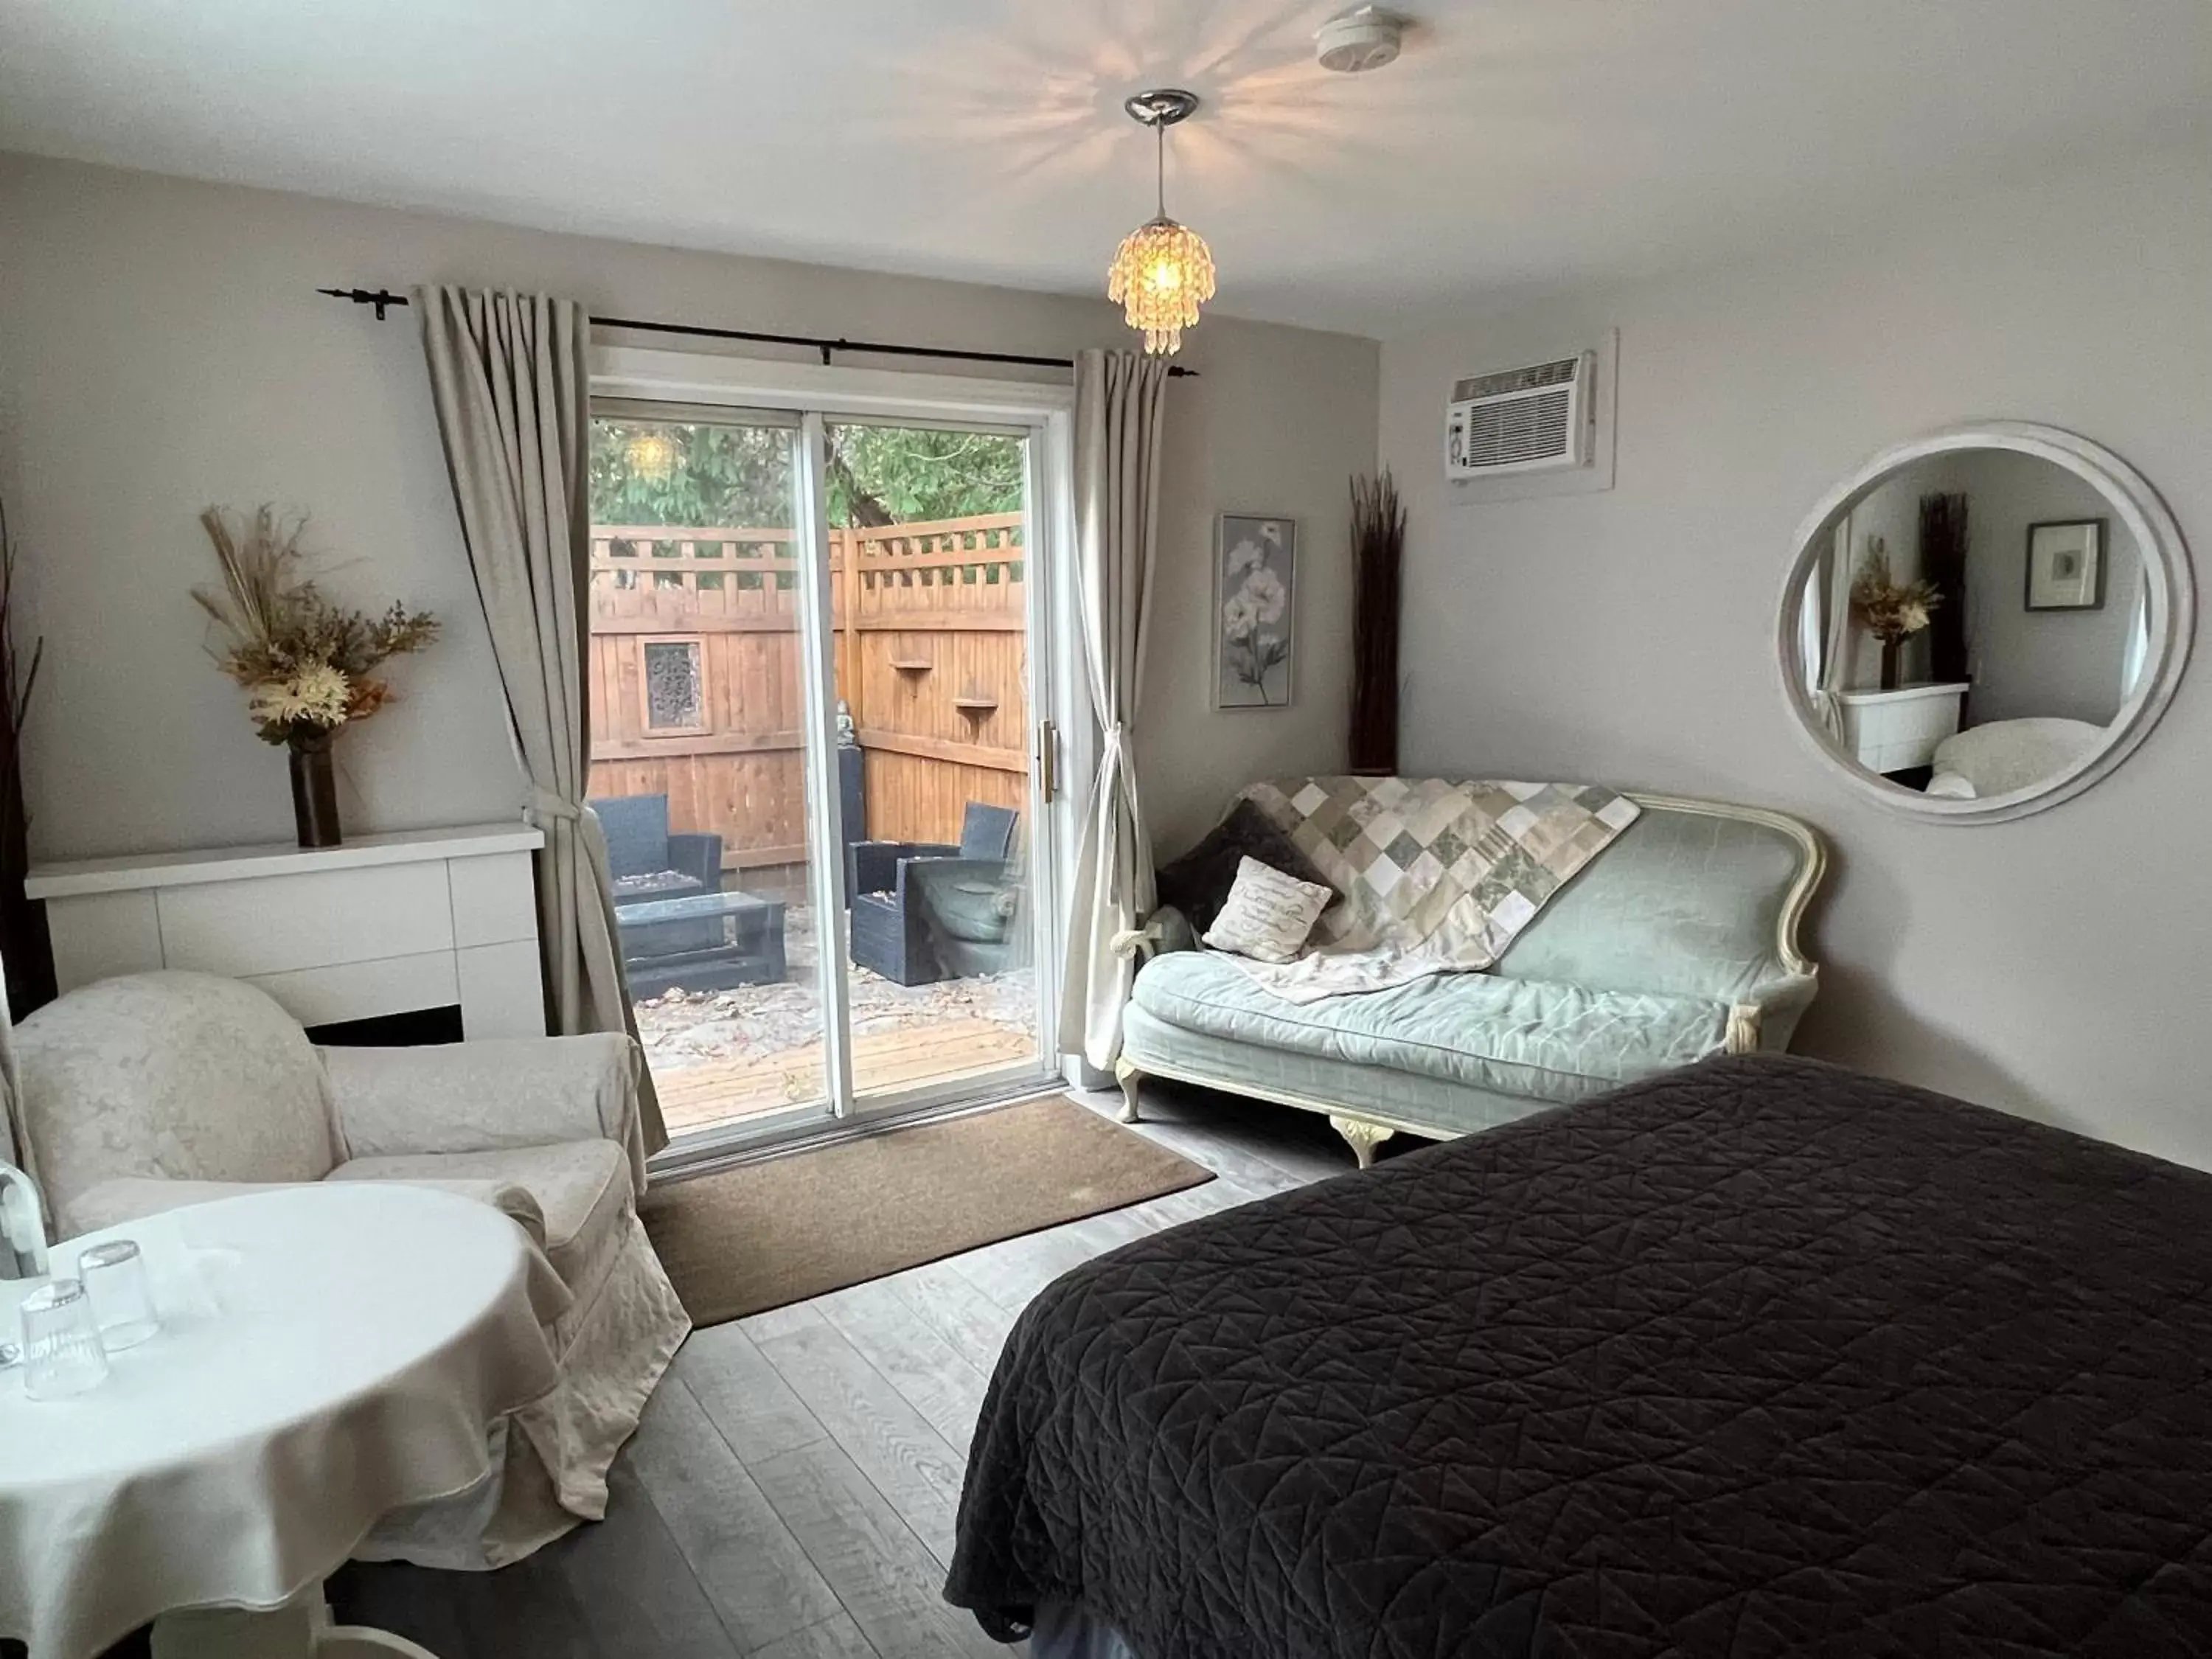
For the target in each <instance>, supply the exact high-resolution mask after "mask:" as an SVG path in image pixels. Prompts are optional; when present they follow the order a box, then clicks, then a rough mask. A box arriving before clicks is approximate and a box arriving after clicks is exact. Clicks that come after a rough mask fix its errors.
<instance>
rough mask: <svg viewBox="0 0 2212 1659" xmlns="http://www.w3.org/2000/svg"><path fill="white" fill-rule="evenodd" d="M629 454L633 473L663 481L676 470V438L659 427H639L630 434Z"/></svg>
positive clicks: (658, 481)
mask: <svg viewBox="0 0 2212 1659" xmlns="http://www.w3.org/2000/svg"><path fill="white" fill-rule="evenodd" d="M629 470H630V471H632V472H633V473H635V474H636V475H637V476H638V477H641V478H646V479H649V480H650V481H652V482H653V483H665V482H666V481H667V479H668V477H669V475H670V474H671V473H673V472H674V471H676V440H675V439H674V438H672V437H671V436H670V435H668V434H667V433H666V432H665V431H664V430H662V429H661V428H659V427H656V426H648V427H641V428H638V430H637V431H635V433H633V434H631V435H630V441H629Z"/></svg>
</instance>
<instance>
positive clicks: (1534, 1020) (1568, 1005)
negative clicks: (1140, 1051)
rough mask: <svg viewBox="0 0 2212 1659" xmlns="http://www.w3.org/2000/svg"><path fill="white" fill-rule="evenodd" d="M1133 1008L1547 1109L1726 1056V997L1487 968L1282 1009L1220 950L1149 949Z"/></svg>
mask: <svg viewBox="0 0 2212 1659" xmlns="http://www.w3.org/2000/svg"><path fill="white" fill-rule="evenodd" d="M1134 998H1135V1001H1136V1004H1137V1006H1139V1007H1140V1008H1142V1009H1144V1010H1145V1011H1146V1012H1147V1013H1150V1014H1152V1015H1153V1016H1154V1017H1156V1018H1158V1019H1160V1020H1162V1021H1164V1022H1167V1023H1168V1024H1173V1025H1177V1026H1182V1027H1183V1028H1185V1029H1187V1030H1191V1031H1194V1032H1200V1033H1203V1034H1205V1035H1206V1036H1213V1037H1218V1038H1226V1039H1230V1040H1232V1041H1236V1042H1243V1043H1247V1044H1250V1045H1253V1046H1255V1047H1258V1048H1277V1049H1288V1050H1291V1051H1292V1052H1294V1053H1297V1054H1307V1055H1311V1056H1314V1057H1316V1058H1319V1059H1326V1060H1342V1061H1346V1062H1348V1063H1350V1064H1352V1065H1357V1066H1386V1067H1389V1068H1390V1069H1391V1070H1394V1071H1398V1072H1405V1073H1412V1074H1413V1075H1415V1076H1417V1077H1427V1078H1437V1079H1443V1080H1446V1081H1449V1082H1453V1083H1459V1084H1464V1085H1470V1086H1472V1087H1475V1088H1481V1089H1492V1090H1497V1091H1500V1092H1503V1093H1506V1094H1511V1095H1520V1096H1523V1097H1530V1098H1533V1099H1537V1100H1544V1101H1549V1102H1552V1103H1556V1104H1566V1103H1571V1102H1575V1101H1579V1100H1586V1099H1588V1098H1589V1097H1591V1096H1593V1095H1596V1094H1601V1093H1603V1092H1604V1091H1606V1090H1607V1089H1611V1088H1614V1087H1616V1086H1618V1085H1620V1084H1623V1083H1627V1082H1632V1081H1634V1080H1636V1079H1640V1078H1645V1077H1650V1076H1651V1075H1653V1074H1654V1073H1658V1072H1662V1071H1665V1070H1668V1069H1669V1068H1670V1067H1673V1066H1688V1065H1691V1064H1693V1063H1694V1062H1695V1061H1697V1060H1702V1059H1704V1058H1705V1056H1706V1055H1708V1054H1719V1053H1721V1052H1722V1050H1723V1047H1724V1046H1725V1041H1726V1037H1727V1032H1728V1018H1729V1010H1728V1005H1727V1004H1726V1003H1723V1002H1720V1001H1717V1000H1712V999H1710V998H1705V997H1691V996H1669V995H1664V994H1650V993H1642V992H1624V991H1591V990H1587V989H1585V988H1583V987H1581V986H1578V985H1566V984H1559V983H1555V982H1551V981H1532V980H1510V979H1501V978H1498V977H1497V976H1496V975H1490V974H1437V975H1431V976H1430V977H1428V978H1425V979H1421V980H1416V981H1413V983H1412V984H1410V985H1401V986H1399V987H1396V988H1395V989H1393V990H1389V991H1379V992H1376V993H1374V994H1370V995H1364V996H1342V997H1327V998H1323V999H1322V1000H1320V1001H1318V1002H1309V1003H1291V1002H1285V1001H1284V1000H1282V999H1281V998H1280V997H1278V996H1276V995H1275V994H1273V992H1270V991H1267V990H1266V989H1263V988H1262V987H1261V986H1259V985H1258V984H1256V983H1255V982H1254V981H1253V980H1252V979H1251V977H1250V976H1249V975H1247V974H1246V973H1245V972H1244V971H1243V969H1240V968H1239V967H1238V966H1237V964H1236V963H1234V962H1233V961H1231V959H1230V958H1229V957H1225V956H1224V955H1222V954H1221V953H1219V952H1218V951H1176V952H1175V953H1173V954H1170V955H1167V956H1162V957H1156V958H1154V959H1153V961H1152V962H1151V963H1149V964H1147V965H1146V969H1145V970H1144V972H1142V973H1141V974H1139V975H1137V980H1136V987H1135V991H1134Z"/></svg>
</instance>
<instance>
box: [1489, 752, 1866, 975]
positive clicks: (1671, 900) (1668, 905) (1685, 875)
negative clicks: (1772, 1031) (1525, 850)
mask: <svg viewBox="0 0 2212 1659" xmlns="http://www.w3.org/2000/svg"><path fill="white" fill-rule="evenodd" d="M1636 799H1637V800H1638V805H1641V806H1642V807H1643V809H1644V810H1643V813H1642V816H1640V817H1638V819H1637V820H1636V822H1635V823H1632V824H1631V825H1629V827H1628V828H1627V829H1625V830H1623V831H1622V832H1621V834H1620V836H1619V838H1618V839H1616V840H1615V841H1614V842H1613V845H1612V846H1610V847H1608V848H1606V850H1605V851H1604V852H1603V853H1601V854H1599V855H1598V856H1597V857H1596V858H1595V859H1594V860H1591V862H1590V863H1589V866H1586V867H1585V868H1584V869H1583V872H1582V873H1581V874H1579V875H1577V877H1576V878H1574V879H1573V880H1572V881H1571V882H1570V883H1568V884H1567V886H1566V887H1565V890H1563V891H1561V892H1559V894H1557V895H1556V896H1553V899H1552V901H1551V902H1550V903H1548V904H1547V905H1546V906H1545V907H1544V908H1543V910H1542V911H1541V913H1540V914H1539V915H1537V917H1536V919H1535V920H1534V921H1532V922H1530V923H1529V924H1528V927H1526V928H1525V929H1524V930H1523V931H1522V934H1521V936H1520V937H1519V938H1518V939H1516V940H1514V942H1513V945H1512V948H1511V949H1510V950H1509V951H1507V952H1506V953H1505V956H1504V959H1503V960H1502V961H1501V962H1499V963H1498V966H1497V968H1496V969H1494V970H1493V971H1495V972H1496V973H1497V974H1498V975H1499V976H1500V977H1502V978H1506V979H1518V980H1553V981H1565V982H1567V983H1571V984H1575V985H1582V986H1587V987H1589V988H1590V989H1592V990H1600V991H1657V992H1666V993H1671V994H1678V995H1684V996H1705V997H1715V998H1717V999H1719V1000H1722V1001H1725V1002H1730V1003H1735V1002H1741V1001H1744V1000H1747V999H1748V998H1749V996H1750V994H1751V993H1752V992H1753V990H1755V989H1756V988H1757V987H1760V986H1762V985H1767V986H1771V985H1772V984H1773V983H1775V982H1776V981H1778V980H1784V979H1788V978H1790V977H1794V976H1798V975H1807V974H1810V973H1811V972H1812V971H1813V968H1812V964H1811V963H1808V962H1807V961H1805V960H1804V958H1803V957H1802V956H1801V955H1800V953H1799V951H1798V948H1797V940H1796V931H1797V922H1798V918H1799V915H1800V914H1801V913H1802V910H1803V908H1804V906H1805V903H1806V901H1807V900H1808V899H1809V898H1810V897H1811V896H1812V891H1813V888H1814V885H1815V884H1817V882H1818V881H1819V878H1820V870H1821V867H1822V864H1823V862H1824V857H1825V855H1824V854H1823V853H1822V852H1821V850H1820V842H1819V840H1818V838H1817V837H1815V836H1814V834H1813V832H1812V830H1810V829H1808V828H1807V827H1806V826H1805V825H1803V824H1802V823H1797V822H1796V820H1795V819H1792V818H1787V817H1783V816H1782V815H1781V814H1779V813H1774V812H1765V811H1759V810H1757V809H1754V808H1750V807H1740V806H1730V805H1726V804H1724V803H1722V802H1717V801H1711V802H1708V801H1687V800H1675V799H1668V798H1664V797H1656V796H1638V797H1637V798H1636Z"/></svg>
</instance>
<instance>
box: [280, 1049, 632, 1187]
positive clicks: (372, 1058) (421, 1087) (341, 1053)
mask: <svg viewBox="0 0 2212 1659" xmlns="http://www.w3.org/2000/svg"><path fill="white" fill-rule="evenodd" d="M320 1052H321V1054H322V1059H323V1069H324V1072H325V1074H326V1075H327V1076H328V1078H329V1079H330V1085H331V1109H332V1111H333V1113H334V1114H335V1115H336V1117H337V1129H338V1134H339V1136H340V1138H341V1139H343V1141H344V1143H345V1146H346V1155H347V1156H348V1157H349V1158H385V1157H392V1156H397V1155H401V1154H404V1153H410V1152H496V1151H500V1150H501V1149H503V1148H506V1147H511V1146H550V1145H553V1144H555V1143H556V1142H560V1141H567V1140H611V1141H613V1142H615V1143H616V1144H617V1145H618V1146H621V1147H622V1148H623V1152H625V1153H626V1154H627V1155H628V1157H629V1164H630V1176H631V1178H632V1179H633V1180H634V1181H635V1182H636V1184H637V1190H638V1191H640V1192H642V1191H644V1190H645V1136H644V1133H643V1131H642V1130H641V1128H640V1127H639V1124H638V1118H637V1067H638V1066H639V1064H640V1060H639V1056H638V1051H637V1045H636V1044H635V1043H634V1042H631V1041H630V1039H629V1038H628V1037H626V1036H617V1035H614V1034H612V1033H610V1032H601V1033H597V1034H594V1035H592V1036H562V1037H501V1038H495V1039H489V1040H486V1041H483V1042H447V1043H439V1044H435V1045H431V1046H428V1047H422V1048H325V1049H323V1050H321V1051H320Z"/></svg>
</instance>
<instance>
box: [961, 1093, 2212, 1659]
mask: <svg viewBox="0 0 2212 1659" xmlns="http://www.w3.org/2000/svg"><path fill="white" fill-rule="evenodd" d="M946 1595H947V1596H948V1597H949V1598H950V1599H951V1601H954V1602H955V1603H957V1604H958V1605H961V1606H963V1607H971V1608H975V1609H976V1610H977V1613H978V1615H979V1617H981V1619H982V1620H983V1623H984V1625H985V1627H986V1628H987V1629H992V1630H994V1633H1000V1634H1006V1633H1008V1632H1009V1630H1010V1627H1011V1626H1017V1625H1018V1623H1019V1622H1020V1621H1021V1620H1024V1618H1025V1617H1026V1616H1027V1612H1028V1610H1029V1609H1030V1607H1032V1606H1033V1605H1034V1604H1035V1603H1036V1602H1037V1601H1040V1600H1041V1599H1043V1598H1047V1597H1054V1598H1065V1599H1068V1600H1073V1601H1080V1602H1081V1603H1083V1604H1084V1605H1085V1607H1087V1608H1088V1609H1089V1610H1090V1611H1091V1612H1092V1613H1095V1614H1097V1616H1098V1617H1100V1618H1102V1619H1103V1620H1106V1621H1107V1622H1109V1623H1110V1624H1112V1625H1113V1626H1115V1627H1116V1628H1117V1629H1119V1630H1120V1631H1121V1632H1122V1634H1123V1635H1124V1636H1125V1637H1127V1638H1128V1640H1129V1642H1130V1643H1131V1644H1132V1645H1133V1647H1134V1648H1135V1649H1136V1650H1137V1652H1138V1653H1139V1654H1140V1655H1142V1656H1144V1659H1182V1656H1237V1659H1318V1656H1340V1659H1354V1656H1357V1659H1398V1656H1402V1659H1441V1656H1445V1655H1454V1656H1460V1655H1467V1656H1478V1655H1545V1656H1570V1655H1571V1656H1589V1659H1630V1656H1644V1655H1662V1654H1663V1655H1680V1656H1726V1659H1753V1656H1763V1655H1790V1656H1809V1655H1851V1656H1859V1655H1913V1656H1923V1655H1925V1656H1946V1659H1955V1656H1963V1655H2004V1656H2007V1659H2029V1656H2035V1659H2041V1656H2052V1659H2057V1656H2069V1659H2073V1656H2113V1659H2121V1656H2124V1659H2150V1656H2159V1655H2169V1654H2171V1655H2181V1654H2190V1655H2197V1654H2212V1176H2207V1175H2203V1174H2200V1173H2197V1172H2196V1171H2192V1170H2184V1169H2181V1168H2179V1167H2177V1166H2174V1165H2172V1164H2162V1163H2160V1162H2158V1161H2157V1160H2155V1159H2152V1158H2143V1157H2140V1156H2136V1155H2135V1154H2131V1153H2128V1152H2121V1151H2118V1150H2117V1149H2115V1148H2113V1147H2110V1146H2104V1145H2101V1144H2099V1143H2097V1142H2093V1141H2089V1140H2084V1139H2079V1138H2077V1137H2075V1136H2073V1135H2069V1134H2067V1133H2062V1132H2060V1131H2057V1130H2055V1129H2049V1128H2045V1127H2039V1126H2036V1125H2033V1124H2029V1123H2027V1122H2023V1121H2019V1120H2017V1119H2015V1118H2011V1117H2008V1116H2005V1115H2001V1114H1999V1113H1996V1112H1993V1111H1989V1110H1985V1109H1982V1108H1979V1107H1974V1106H1969V1105H1966V1104H1965V1103H1961V1102H1959V1101H1954V1100H1950V1099H1948V1098H1945V1097H1942V1096H1940V1095H1933V1094H1929V1093H1925V1092H1923V1091H1918V1090H1914V1089H1909V1088H1905V1087H1903V1086H1900V1085H1895V1084H1891V1083H1885V1082H1881V1081H1877V1080H1875V1079H1870V1078H1864V1077H1859V1076H1857V1075H1854V1074H1852V1073H1847V1072H1843V1071H1838V1070H1836V1069H1834V1068H1832V1067H1828V1066H1820V1065H1817V1064H1814V1063H1813V1062H1810V1061H1805V1060H1784V1059H1757V1060H1716V1061H1712V1062H1709V1063H1708V1064H1706V1065H1704V1066H1699V1067H1696V1068H1694V1069H1692V1070H1690V1071H1687V1072H1680V1073H1674V1074H1673V1075H1671V1076H1669V1077H1667V1078H1665V1079H1660V1080H1657V1081H1655V1082H1652V1083H1648V1084H1644V1085H1638V1086H1636V1087H1633V1088H1630V1089H1626V1090H1624V1091H1620V1092H1619V1093H1617V1094H1613V1095H1610V1096H1608V1097H1605V1098H1604V1099H1602V1100H1599V1101H1595V1102H1591V1103H1588V1104H1585V1105H1581V1106H1575V1107H1571V1108H1568V1109H1565V1110H1562V1111H1559V1112H1553V1113H1549V1114H1547V1115H1544V1116H1542V1117H1541V1118H1535V1119H1531V1120H1528V1121H1524V1122H1522V1123H1519V1124H1516V1125H1513V1126H1511V1127H1507V1128H1504V1129H1498V1130H1495V1131H1492V1132H1491V1133H1486V1134H1482V1135H1478V1136H1475V1137H1474V1138H1472V1139H1466V1140H1462V1141H1458V1142H1455V1143H1453V1144H1451V1145H1449V1146H1439V1147H1437V1148H1435V1149H1433V1150H1430V1151H1426V1152H1420V1153H1418V1154H1416V1155H1413V1156H1411V1157H1407V1158H1399V1159H1395V1160H1392V1161H1390V1162H1389V1163H1388V1164H1384V1165H1383V1166H1382V1167H1380V1168H1378V1169H1376V1170H1373V1171H1371V1172H1369V1173H1367V1174H1363V1175H1352V1176H1345V1177H1343V1178H1342V1179H1340V1180H1336V1181H1331V1182H1324V1183H1322V1185H1320V1186H1316V1187H1311V1188H1306V1189H1304V1191H1301V1192H1297V1193H1291V1194H1285V1195H1284V1196H1282V1197H1280V1198H1276V1199H1272V1200H1267V1201H1266V1202H1264V1203H1258V1204H1253V1205H1249V1206H1245V1207H1244V1208H1243V1209H1240V1210H1237V1211H1233V1212H1228V1213H1225V1214H1223V1215H1220V1216H1217V1217H1213V1218H1209V1219H1207V1220H1205V1221H1201V1222H1197V1223H1194V1224H1193V1225H1188V1226H1184V1227H1179V1228H1177V1229H1176V1230H1175V1231H1172V1232H1169V1233H1164V1234H1162V1235H1159V1236H1158V1237H1154V1238H1150V1239H1146V1240H1145V1241H1143V1242H1141V1243H1136V1244H1133V1245H1130V1246H1128V1247H1127V1248H1125V1249H1120V1250H1117V1251H1115V1252H1114V1253H1113V1254H1112V1255H1107V1256H1104V1257H1102V1258H1101V1259H1100V1260H1098V1261H1094V1262H1091V1263H1089V1264H1088V1265H1086V1266H1085V1267H1081V1268H1079V1269H1078V1270H1076V1271H1075V1272H1073V1273H1069V1274H1067V1275H1066V1277H1065V1278H1063V1279H1060V1280H1059V1282H1058V1283H1056V1284H1054V1285H1052V1286H1051V1287H1050V1288H1048V1290H1047V1291H1045V1292H1044V1293H1043V1294H1042V1295H1041V1296H1040V1297H1037V1299H1036V1302H1035V1303H1033V1304H1031V1305H1030V1308H1029V1310H1028V1311H1027V1312H1026V1313H1024V1315H1023V1316H1022V1319H1021V1322H1020V1323H1019V1325H1018V1327H1017V1328H1016V1329H1015V1331H1014V1334H1013V1336H1012V1340H1010V1341H1009V1343H1008V1344H1007V1346H1006V1352H1005V1355H1004V1357H1003V1358H1001V1359H1000V1364H999V1369H998V1372H997V1375H996V1376H994V1378H993V1379H992V1383H991V1393H990V1398H989V1401H988V1403H987V1406H986V1407H985V1410H984V1413H983V1419H982V1423H981V1427H980V1428H979V1429H978V1431H977V1433H976V1437H975V1450H974V1453H973V1455H972V1458H971V1461H970V1462H969V1470H968V1484H967V1490H966V1492H964V1493H963V1496H962V1498H961V1504H960V1528H959V1549H958V1553H957V1556H956V1557H955V1559H954V1561H953V1565H952V1571H951V1581H950V1583H948V1585H947V1587H946Z"/></svg>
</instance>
